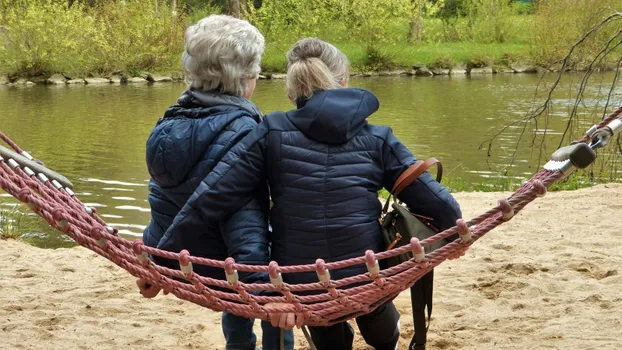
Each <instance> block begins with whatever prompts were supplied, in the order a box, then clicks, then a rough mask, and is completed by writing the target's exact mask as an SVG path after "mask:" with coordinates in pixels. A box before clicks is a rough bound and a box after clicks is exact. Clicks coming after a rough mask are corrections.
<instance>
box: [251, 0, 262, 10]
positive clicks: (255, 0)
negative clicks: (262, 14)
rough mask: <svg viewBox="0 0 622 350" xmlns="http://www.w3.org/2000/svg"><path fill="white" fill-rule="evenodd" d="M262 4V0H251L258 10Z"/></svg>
mask: <svg viewBox="0 0 622 350" xmlns="http://www.w3.org/2000/svg"><path fill="white" fill-rule="evenodd" d="M261 5H263V0H253V6H255V10H259V9H260V8H261Z"/></svg>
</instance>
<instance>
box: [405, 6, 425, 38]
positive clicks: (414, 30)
mask: <svg viewBox="0 0 622 350" xmlns="http://www.w3.org/2000/svg"><path fill="white" fill-rule="evenodd" d="M412 2H413V4H414V5H415V8H416V11H417V13H416V15H415V17H414V18H413V19H411V20H410V31H409V32H408V41H410V42H415V41H421V40H423V1H422V0H412Z"/></svg>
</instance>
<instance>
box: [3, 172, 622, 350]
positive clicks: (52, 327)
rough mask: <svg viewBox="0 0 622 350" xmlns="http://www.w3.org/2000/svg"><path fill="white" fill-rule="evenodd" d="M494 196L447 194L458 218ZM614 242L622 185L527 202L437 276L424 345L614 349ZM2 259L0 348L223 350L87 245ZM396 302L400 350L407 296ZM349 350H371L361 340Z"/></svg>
mask: <svg viewBox="0 0 622 350" xmlns="http://www.w3.org/2000/svg"><path fill="white" fill-rule="evenodd" d="M503 196H507V194H506V193H458V194H456V198H457V199H458V201H459V203H460V204H461V206H462V209H463V212H464V217H465V218H466V219H469V218H471V217H473V216H475V215H476V214H479V213H481V212H482V211H484V210H486V209H488V208H490V207H492V206H493V205H494V204H495V203H496V200H497V199H499V198H501V197H503ZM621 241H622V185H620V184H609V185H599V186H596V187H593V188H589V189H582V190H577V191H566V192H554V193H549V194H548V195H547V196H546V197H544V198H541V199H538V200H536V201H535V202H533V203H532V204H531V205H529V206H528V207H527V208H526V209H525V210H523V211H522V212H521V213H520V214H519V215H517V216H516V217H515V218H514V219H513V220H512V221H510V222H509V223H507V224H505V225H502V227H500V228H499V229H496V230H494V231H492V232H490V233H488V234H487V235H486V236H485V237H484V238H482V239H481V240H480V241H479V242H477V243H476V244H475V245H474V246H473V247H472V248H471V249H470V250H469V251H468V252H467V254H466V255H465V256H464V257H463V258H461V259H459V260H454V261H449V262H446V263H444V264H443V265H442V266H440V267H439V268H437V270H436V276H435V277H436V283H435V300H434V301H435V304H434V313H433V315H432V323H431V326H430V331H429V347H428V348H429V349H568V348H574V349H621V348H622V338H621V337H620V335H621V332H622V331H621V330H622V317H620V310H622V293H620V290H621V289H622V276H621V275H620V269H621V267H620V266H622V243H621ZM0 261H1V262H2V263H1V264H0V349H121V348H122V349H215V350H216V349H224V337H223V336H222V332H221V329H220V314H218V313H216V312H213V311H211V310H208V309H204V308H201V307H199V306H197V305H194V304H192V303H188V302H184V301H181V300H178V299H176V298H175V297H173V296H170V295H169V296H162V295H159V296H158V297H156V298H155V299H152V300H148V299H144V298H143V297H142V296H141V295H140V294H139V293H138V290H137V288H136V286H135V283H134V278H133V277H131V276H130V275H129V274H128V273H126V272H125V271H123V270H121V269H120V268H118V267H116V266H115V265H113V264H112V263H110V262H108V261H107V260H105V259H103V258H101V257H99V256H97V255H96V254H95V253H92V252H90V251H88V250H87V249H85V248H82V247H75V248H71V249H56V250H51V249H39V248H35V247H32V246H29V245H27V244H25V243H21V242H16V241H0ZM396 304H397V306H398V308H399V310H400V311H401V312H402V322H401V324H402V339H401V342H400V349H402V348H403V349H406V348H407V344H408V342H409V341H410V336H411V334H412V319H411V315H410V299H409V296H408V294H407V292H404V293H402V294H401V295H400V296H399V297H398V299H397V300H396ZM258 326H259V322H256V329H257V335H258V337H261V331H260V328H259V327H258ZM296 335H297V339H296V342H297V347H296V348H297V349H308V346H307V345H306V343H305V339H304V337H303V336H302V333H301V332H299V331H297V334H296ZM259 345H260V343H258V346H259ZM356 348H357V349H368V347H366V346H365V344H364V342H363V340H362V338H361V337H360V335H358V334H357V336H356Z"/></svg>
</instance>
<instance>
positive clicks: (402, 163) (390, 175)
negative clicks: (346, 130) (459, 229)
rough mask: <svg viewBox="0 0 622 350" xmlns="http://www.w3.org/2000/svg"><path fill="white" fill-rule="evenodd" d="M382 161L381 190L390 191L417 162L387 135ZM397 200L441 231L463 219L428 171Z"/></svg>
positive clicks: (458, 209) (456, 203)
mask: <svg viewBox="0 0 622 350" xmlns="http://www.w3.org/2000/svg"><path fill="white" fill-rule="evenodd" d="M383 157H384V168H385V176H384V183H383V186H384V187H385V188H386V189H387V190H388V191H391V190H392V188H393V185H394V184H395V181H397V178H398V177H399V176H400V175H401V174H402V173H403V172H404V171H406V169H408V168H409V167H410V166H411V165H413V164H414V163H415V161H416V159H415V157H414V156H413V155H412V153H411V152H410V151H409V150H408V148H406V146H404V144H402V143H401V142H400V141H399V140H398V139H397V137H395V136H394V135H393V133H392V132H389V135H388V137H387V138H386V139H385V143H384V149H383ZM398 198H399V199H400V200H401V201H403V202H404V203H406V205H408V208H409V209H410V210H411V211H412V212H413V213H417V214H420V215H424V216H428V217H431V218H434V221H433V224H434V225H435V226H436V227H438V228H439V229H440V230H446V229H448V228H450V227H453V226H454V225H455V224H456V220H457V219H459V218H461V217H462V212H461V211H460V206H459V205H458V202H456V200H455V199H454V197H453V196H452V195H451V194H450V193H449V191H448V190H447V189H446V188H445V187H443V186H442V185H441V184H440V183H438V182H437V181H436V180H434V178H432V176H431V175H430V174H429V173H428V172H427V171H426V172H424V173H423V174H422V175H421V176H419V178H417V179H416V180H415V181H414V182H413V183H412V184H411V185H410V186H408V187H406V188H405V189H404V190H403V191H402V192H401V193H400V194H399V196H398Z"/></svg>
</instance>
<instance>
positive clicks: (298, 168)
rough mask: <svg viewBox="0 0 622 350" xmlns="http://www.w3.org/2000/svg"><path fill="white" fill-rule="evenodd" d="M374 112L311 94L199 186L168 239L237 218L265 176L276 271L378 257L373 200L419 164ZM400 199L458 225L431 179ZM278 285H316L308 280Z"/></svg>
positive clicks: (295, 278) (366, 104)
mask: <svg viewBox="0 0 622 350" xmlns="http://www.w3.org/2000/svg"><path fill="white" fill-rule="evenodd" d="M378 107H379V103H378V99H377V98H376V97H375V96H374V95H373V94H372V93H371V92H369V91H366V90H362V89H351V88H348V89H336V90H328V91H320V92H316V93H314V95H313V96H312V97H311V98H310V99H309V100H307V101H301V102H300V103H298V109H296V110H292V111H289V112H287V113H282V112H277V113H272V114H270V115H268V116H266V118H265V120H264V121H263V122H262V123H261V124H260V125H259V126H258V127H257V128H256V129H255V130H253V131H252V132H251V133H250V134H249V135H248V136H247V137H246V138H244V140H242V142H240V143H239V144H238V145H237V146H236V147H234V148H233V149H232V150H231V151H230V152H229V153H228V154H227V155H226V156H225V157H224V158H223V160H222V162H220V163H219V164H218V165H217V166H216V168H215V169H214V171H212V172H211V173H210V174H209V175H208V176H207V177H206V178H205V179H204V180H203V182H202V183H201V184H200V185H199V187H198V188H197V190H196V192H195V193H194V194H193V195H192V197H191V198H190V200H189V201H188V203H187V204H186V206H185V207H184V208H183V210H182V211H181V212H180V214H179V215H178V216H177V218H176V219H175V222H174V223H173V226H171V229H170V230H169V231H168V232H167V233H166V234H167V235H170V236H171V238H173V237H174V236H176V235H178V234H184V233H186V232H188V230H186V229H185V227H186V226H190V227H191V226H193V225H194V223H193V222H194V221H195V218H196V217H200V216H203V217H204V218H205V219H206V220H208V221H212V220H214V221H215V220H219V219H220V218H222V217H225V216H226V215H228V214H229V213H231V212H235V211H236V210H238V208H239V207H240V206H241V205H242V204H243V203H245V202H247V201H248V198H249V196H248V194H249V193H250V191H251V190H252V189H253V188H255V187H256V186H257V184H259V183H262V182H263V181H265V179H266V178H267V179H268V182H269V185H270V191H271V196H272V200H273V201H274V207H273V208H272V210H271V213H270V220H271V224H272V226H273V228H274V233H273V237H271V241H272V259H273V260H275V261H277V262H278V263H279V264H280V265H292V264H309V263H314V262H315V260H316V259H317V258H322V259H324V260H325V261H327V262H330V261H337V260H343V259H348V258H352V257H357V256H361V255H363V254H364V252H365V251H366V250H367V249H371V250H373V251H375V252H378V251H382V250H383V249H384V243H383V239H382V234H381V228H380V224H379V221H378V218H379V217H380V212H381V205H380V202H379V201H378V198H377V192H378V191H379V190H380V189H381V188H383V187H384V188H387V189H391V188H392V187H393V184H394V182H395V181H396V180H397V178H398V177H399V175H400V174H401V173H402V172H403V171H405V170H406V169H407V168H408V167H409V166H410V165H412V164H413V163H414V162H415V160H416V159H415V157H414V156H413V155H412V154H411V152H410V151H409V150H408V149H407V148H406V147H405V146H404V145H403V144H402V143H401V142H400V141H399V140H398V139H397V138H396V137H395V136H393V133H392V131H391V129H390V128H388V127H384V126H375V125H370V124H368V122H367V121H366V118H367V117H369V116H370V115H371V114H372V113H374V112H375V111H376V110H377V109H378ZM399 197H400V199H401V200H402V201H404V202H405V203H406V204H407V205H408V206H409V207H410V208H411V210H413V211H415V212H417V213H419V214H422V215H425V216H429V217H432V218H434V219H435V223H436V224H437V225H438V226H439V227H440V228H441V229H446V228H449V227H451V226H453V225H454V224H455V221H456V219H458V218H460V217H461V212H460V208H459V206H458V204H457V202H456V201H455V200H454V198H453V197H452V196H451V194H450V193H449V192H448V191H447V190H446V189H445V188H444V187H443V186H441V185H440V184H439V183H438V182H436V181H435V180H434V179H433V178H432V176H431V175H430V174H428V173H427V172H426V173H424V174H423V175H422V176H421V177H420V178H419V179H418V180H416V181H415V182H414V183H413V184H412V185H410V186H409V187H408V188H406V189H405V190H404V191H402V192H401V194H400V196H399ZM197 212H198V213H201V214H197ZM165 240H166V238H165ZM362 272H365V267H364V266H356V267H352V268H349V269H346V270H337V271H331V275H332V277H333V278H334V279H338V278H343V277H346V276H351V275H354V274H358V273H362ZM284 278H285V280H286V281H287V282H290V283H308V282H314V281H317V276H316V275H315V274H314V273H310V274H292V275H286V276H284Z"/></svg>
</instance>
